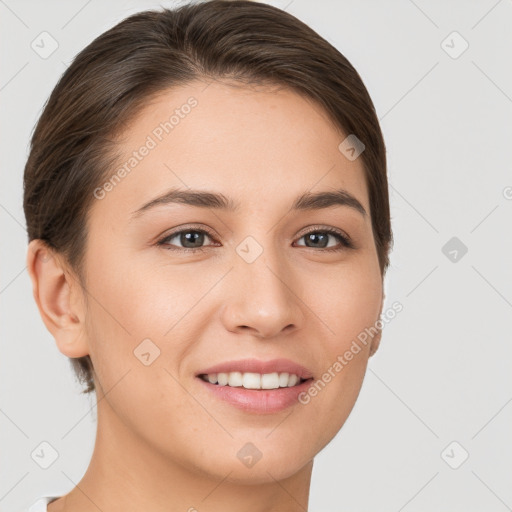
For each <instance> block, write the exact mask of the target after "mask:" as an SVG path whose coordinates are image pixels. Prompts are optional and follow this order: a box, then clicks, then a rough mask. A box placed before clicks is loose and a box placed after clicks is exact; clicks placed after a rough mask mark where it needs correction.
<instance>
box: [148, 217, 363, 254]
mask: <svg viewBox="0 0 512 512" xmlns="http://www.w3.org/2000/svg"><path fill="white" fill-rule="evenodd" d="M305 229H306V231H303V232H302V234H300V235H299V236H298V237H297V240H300V239H301V238H303V237H304V236H306V235H309V234H310V233H316V232H324V233H328V234H330V235H332V236H334V235H337V236H339V237H340V238H341V245H342V247H341V248H338V247H329V248H323V249H322V248H320V249H315V248H313V247H307V246H305V245H301V246H299V247H305V248H306V249H314V250H318V251H320V252H329V251H342V250H343V249H345V250H346V249H353V248H355V246H354V244H353V243H352V239H351V238H350V236H349V235H348V234H347V233H345V232H344V231H343V230H341V229H339V228H335V227H333V226H323V225H313V226H308V227H307V228H305ZM183 231H197V232H199V233H201V232H204V233H206V234H207V235H208V236H209V237H210V238H211V239H212V240H213V241H214V242H216V243H217V239H216V236H215V235H214V234H213V232H212V231H211V230H210V229H209V228H207V227H203V226H201V227H199V226H198V225H194V224H191V225H184V226H178V227H177V228H176V229H174V230H172V231H171V232H170V233H168V234H166V235H163V236H162V237H160V238H159V239H158V241H157V245H162V246H170V244H166V243H165V240H167V239H169V238H173V237H175V236H176V235H179V234H180V233H181V232H183ZM208 247H211V246H206V247H194V248H189V247H172V246H170V247H166V249H168V250H176V251H181V252H196V251H204V250H205V249H207V248H208Z"/></svg>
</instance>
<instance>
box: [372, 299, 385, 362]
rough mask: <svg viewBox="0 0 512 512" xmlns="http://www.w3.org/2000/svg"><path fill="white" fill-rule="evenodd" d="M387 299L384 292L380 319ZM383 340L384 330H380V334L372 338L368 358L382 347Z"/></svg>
mask: <svg viewBox="0 0 512 512" xmlns="http://www.w3.org/2000/svg"><path fill="white" fill-rule="evenodd" d="M385 297H386V295H385V293H384V291H383V292H382V299H381V303H380V312H379V318H380V315H381V314H382V308H383V307H384V298H385ZM381 338H382V329H379V332H378V333H377V334H375V335H374V336H373V338H372V341H371V344H370V352H369V355H368V357H372V356H373V354H375V352H377V349H378V348H379V345H380V340H381Z"/></svg>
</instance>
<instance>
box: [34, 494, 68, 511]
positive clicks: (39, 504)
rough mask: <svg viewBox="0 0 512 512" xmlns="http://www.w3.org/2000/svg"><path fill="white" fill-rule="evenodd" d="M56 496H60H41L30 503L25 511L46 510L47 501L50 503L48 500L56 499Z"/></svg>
mask: <svg viewBox="0 0 512 512" xmlns="http://www.w3.org/2000/svg"><path fill="white" fill-rule="evenodd" d="M57 498H60V496H54V495H51V496H41V497H40V498H39V499H37V500H36V501H35V502H34V503H32V505H30V508H29V509H28V511H27V512H47V510H48V508H47V505H48V503H50V501H53V500H56V499H57Z"/></svg>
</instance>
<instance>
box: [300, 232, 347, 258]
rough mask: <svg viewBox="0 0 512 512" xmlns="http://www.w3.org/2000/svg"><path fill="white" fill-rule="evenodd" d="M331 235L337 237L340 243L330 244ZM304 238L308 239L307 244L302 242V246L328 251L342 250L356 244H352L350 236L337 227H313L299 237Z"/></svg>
mask: <svg viewBox="0 0 512 512" xmlns="http://www.w3.org/2000/svg"><path fill="white" fill-rule="evenodd" d="M329 237H332V238H336V239H337V240H338V242H339V244H338V245H334V246H332V245H331V246H329ZM302 238H304V239H305V240H306V245H304V246H303V245H302V244H300V245H301V246H302V247H309V248H313V249H315V248H319V249H325V250H326V251H327V252H330V251H342V250H343V249H353V248H354V245H353V244H352V241H351V240H350V238H349V237H348V236H347V235H345V233H343V232H342V231H339V230H337V229H335V228H319V227H314V228H313V229H311V230H310V231H308V232H307V233H305V234H304V235H302V236H301V237H300V238H299V240H300V239H302ZM307 243H310V244H312V245H307ZM340 245H341V247H340Z"/></svg>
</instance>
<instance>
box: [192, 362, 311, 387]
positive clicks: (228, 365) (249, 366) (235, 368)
mask: <svg viewBox="0 0 512 512" xmlns="http://www.w3.org/2000/svg"><path fill="white" fill-rule="evenodd" d="M230 372H241V373H244V372H252V373H262V374H263V373H274V372H277V373H283V372H287V373H294V374H295V375H297V376H298V377H300V378H301V379H311V378H312V377H313V374H312V373H311V371H310V370H308V369H307V368H306V367H305V366H302V365H300V364H298V363H295V362H294V361H292V360H290V359H283V358H281V359H271V360H269V361H262V360H260V359H239V360H237V361H226V362H223V363H219V364H216V365H215V366H210V367H209V368H205V369H204V370H201V371H199V372H197V373H196V377H199V375H206V374H208V373H230ZM231 389H236V388H231ZM283 389H285V388H283ZM289 389H293V388H289Z"/></svg>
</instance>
